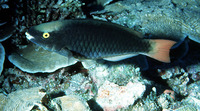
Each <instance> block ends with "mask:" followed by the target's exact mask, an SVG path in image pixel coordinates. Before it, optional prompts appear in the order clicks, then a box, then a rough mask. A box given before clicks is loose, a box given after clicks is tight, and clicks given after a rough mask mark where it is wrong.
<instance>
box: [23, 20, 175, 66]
mask: <svg viewBox="0 0 200 111" xmlns="http://www.w3.org/2000/svg"><path fill="white" fill-rule="evenodd" d="M44 33H45V34H48V35H49V36H48V37H45V38H44V37H43V36H42V35H43V34H44ZM26 35H27V38H28V39H29V40H31V41H32V42H34V43H36V44H38V45H40V46H42V47H45V49H48V50H49V51H54V52H57V53H60V54H63V53H64V54H65V52H72V54H73V55H74V56H75V57H77V58H79V59H83V58H87V59H105V60H110V61H118V60H122V59H125V58H129V57H132V56H135V55H138V54H144V55H147V56H150V57H152V58H155V59H157V60H160V61H163V62H169V61H170V59H169V49H170V48H171V46H172V45H173V44H175V42H174V41H170V40H149V39H143V38H142V37H141V36H140V34H138V32H136V31H134V30H131V29H129V28H127V27H124V26H120V25H117V24H113V23H109V22H105V21H100V20H93V19H73V20H60V21H53V22H49V23H44V24H40V25H37V26H33V27H31V28H30V29H29V30H28V32H27V33H26ZM162 49H163V50H162ZM166 49H167V50H166Z"/></svg>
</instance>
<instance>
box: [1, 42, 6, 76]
mask: <svg viewBox="0 0 200 111" xmlns="http://www.w3.org/2000/svg"><path fill="white" fill-rule="evenodd" d="M4 59H5V50H4V47H3V46H2V45H1V43H0V75H1V72H2V71H3V64H4Z"/></svg>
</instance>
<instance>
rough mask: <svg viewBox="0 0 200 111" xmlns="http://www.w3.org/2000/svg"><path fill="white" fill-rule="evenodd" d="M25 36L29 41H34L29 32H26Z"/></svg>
mask: <svg viewBox="0 0 200 111" xmlns="http://www.w3.org/2000/svg"><path fill="white" fill-rule="evenodd" d="M25 35H26V38H27V39H28V40H31V39H34V37H33V36H31V35H30V34H29V33H28V32H25Z"/></svg>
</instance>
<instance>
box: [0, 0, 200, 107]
mask: <svg viewBox="0 0 200 111" xmlns="http://www.w3.org/2000/svg"><path fill="white" fill-rule="evenodd" d="M92 6H93V7H92ZM95 6H100V8H98V7H95ZM98 9H102V10H98ZM0 12H1V14H0V15H1V18H0V42H1V43H0V64H1V65H0V72H1V71H2V73H1V75H0V110H2V111H4V110H5V111H10V110H20V111H22V110H43V111H52V110H56V111H62V110H80V109H79V108H82V109H83V110H118V111H130V110H132V111H137V110H139V111H141V110H142V111H147V110H149V111H152V110H154V111H155V110H159V111H160V110H162V111H169V110H175V111H182V110H183V111H188V110H191V111H198V110H200V93H199V92H200V87H199V86H200V81H199V80H200V64H199V62H198V61H199V55H200V54H199V55H198V54H197V53H199V51H198V48H199V42H200V27H199V26H200V16H199V14H200V2H199V1H198V0H97V1H96V2H94V1H90V0H86V1H85V0H56V1H52V0H50V1H49V0H41V1H35V0H15V1H12V0H0ZM4 13H6V14H4ZM74 18H94V19H101V20H104V21H108V22H113V23H117V24H120V25H123V26H127V27H129V28H131V29H134V30H136V31H138V32H141V33H142V35H144V38H158V39H171V40H175V41H178V42H179V41H182V40H183V39H184V38H185V37H189V40H188V42H189V45H188V46H186V47H189V48H188V50H189V51H188V52H187V51H186V54H185V55H183V57H182V59H186V57H189V61H188V63H190V62H191V61H190V60H191V59H192V60H193V61H196V62H195V63H193V64H189V65H188V63H187V64H186V63H185V62H184V61H183V60H182V59H179V58H178V60H174V58H173V60H172V63H171V64H163V63H158V64H157V62H155V61H153V60H151V59H149V58H147V61H148V63H149V64H150V65H152V66H150V68H151V69H146V70H145V71H143V70H142V69H141V68H140V67H138V65H137V64H134V63H132V62H128V63H127V62H126V61H122V62H107V61H101V60H98V61H90V63H89V62H85V61H83V62H77V59H75V58H72V59H70V58H67V57H63V56H61V55H58V54H55V53H52V52H48V51H46V50H43V49H42V48H39V47H38V46H33V45H32V44H30V42H29V41H28V40H27V39H26V37H25V32H26V31H27V30H28V28H30V27H31V26H34V25H37V24H41V23H44V22H50V21H54V20H61V19H74ZM190 39H192V40H194V41H196V42H197V43H196V42H193V41H192V40H190ZM186 43H187V42H186ZM1 44H2V45H1ZM3 47H4V48H5V52H4V48H3ZM192 47H196V49H195V52H197V53H192V56H189V52H191V50H193V48H192ZM183 49H185V47H184V48H183ZM173 53H174V52H173ZM175 53H177V52H176V51H175ZM5 55H8V58H7V56H6V57H5ZM175 55H176V54H175ZM177 55H178V54H177ZM4 58H5V61H4ZM8 59H9V60H8ZM175 59H176V58H175ZM71 60H72V61H71ZM134 60H135V59H134ZM130 61H131V60H130ZM138 61H139V62H144V61H140V60H138ZM177 61H178V62H180V64H181V65H176V66H174V64H175V63H177ZM69 62H70V63H69ZM12 63H13V64H12ZM154 63H156V64H154ZM94 64H95V65H94ZM145 64H146V61H145ZM69 65H70V66H69ZM153 65H156V66H155V67H154V66H153ZM159 65H160V66H159ZM167 66H170V67H167ZM160 67H161V68H160ZM85 68H86V69H85ZM147 75H148V76H147ZM151 77H152V78H153V79H152V78H151ZM69 105H72V107H69Z"/></svg>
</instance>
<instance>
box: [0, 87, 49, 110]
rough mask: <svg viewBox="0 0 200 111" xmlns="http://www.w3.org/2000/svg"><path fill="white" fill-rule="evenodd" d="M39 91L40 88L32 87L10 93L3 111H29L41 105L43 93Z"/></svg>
mask: <svg viewBox="0 0 200 111" xmlns="http://www.w3.org/2000/svg"><path fill="white" fill-rule="evenodd" d="M40 89H41V87H34V88H29V89H23V90H18V91H15V92H12V93H10V94H9V95H8V97H7V98H6V102H5V103H4V104H5V105H4V108H3V109H4V110H3V111H30V110H31V109H32V108H33V107H34V106H35V105H36V106H38V104H41V99H42V98H43V97H44V95H45V93H44V92H40ZM43 109H44V108H43ZM44 111H46V110H44Z"/></svg>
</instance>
